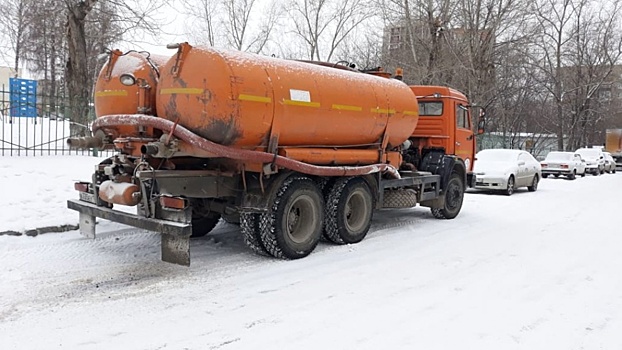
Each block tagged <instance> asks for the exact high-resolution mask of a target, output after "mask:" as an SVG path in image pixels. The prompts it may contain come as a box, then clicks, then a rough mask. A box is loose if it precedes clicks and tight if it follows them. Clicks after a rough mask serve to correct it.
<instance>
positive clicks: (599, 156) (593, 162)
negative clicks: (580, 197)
mask: <svg viewBox="0 0 622 350" xmlns="http://www.w3.org/2000/svg"><path fill="white" fill-rule="evenodd" d="M574 153H577V154H579V155H580V156H581V158H583V159H585V169H586V171H587V172H588V173H590V174H592V175H600V174H602V173H604V172H605V155H604V154H603V150H602V149H600V148H579V149H578V150H576V151H575V152H574Z"/></svg>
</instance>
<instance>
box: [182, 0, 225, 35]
mask: <svg viewBox="0 0 622 350" xmlns="http://www.w3.org/2000/svg"><path fill="white" fill-rule="evenodd" d="M180 1H181V4H182V7H183V13H184V14H185V15H186V16H188V17H189V18H190V19H193V24H192V26H191V28H192V29H193V30H192V31H191V32H190V33H188V34H189V35H190V36H193V39H194V40H195V42H197V43H199V44H207V45H210V46H216V43H217V36H216V34H217V33H218V29H217V27H218V18H219V17H220V16H221V12H222V11H223V9H222V6H221V5H222V2H221V1H219V0H180Z"/></svg>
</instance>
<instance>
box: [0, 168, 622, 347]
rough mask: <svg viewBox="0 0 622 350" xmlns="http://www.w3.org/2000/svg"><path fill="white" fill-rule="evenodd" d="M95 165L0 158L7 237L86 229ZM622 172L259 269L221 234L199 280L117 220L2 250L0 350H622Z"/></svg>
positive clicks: (376, 231)
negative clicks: (87, 187) (72, 206)
mask: <svg viewBox="0 0 622 350" xmlns="http://www.w3.org/2000/svg"><path fill="white" fill-rule="evenodd" d="M97 161H98V160H97V159H96V158H89V157H37V158H25V157H0V186H1V187H0V191H1V193H2V194H3V195H2V197H1V198H0V231H5V230H9V229H11V230H22V229H28V228H33V227H36V226H39V225H46V226H49V225H54V224H65V223H71V224H76V223H77V213H75V212H72V211H70V210H68V209H65V200H66V199H67V198H75V196H76V195H75V193H74V191H73V189H72V183H73V181H72V180H76V179H88V178H89V174H90V172H91V171H92V169H93V165H94V164H96V163H97ZM621 189H622V174H619V173H618V174H606V175H603V176H598V177H594V176H587V177H585V178H579V179H577V180H574V181H569V180H565V179H554V178H549V179H545V180H543V181H542V182H541V185H540V188H539V189H538V191H537V192H535V193H531V192H527V191H526V190H520V191H518V192H517V193H515V194H514V195H512V196H511V197H506V196H502V195H494V194H486V193H476V192H469V193H468V194H467V195H466V198H465V203H464V206H463V210H462V213H461V214H460V215H459V216H458V217H457V218H456V219H454V220H447V221H446V220H436V219H434V218H433V217H432V216H431V214H430V213H429V210H426V209H423V208H416V209H412V210H397V211H396V210H394V211H384V212H378V213H376V215H375V217H374V222H373V225H372V228H371V231H370V233H369V235H368V237H367V238H366V239H365V240H364V241H363V242H361V243H360V244H356V245H347V246H335V245H331V244H327V243H321V244H320V245H319V246H318V248H317V249H316V251H315V252H314V253H313V254H311V255H310V256H309V257H307V258H304V259H301V260H296V261H280V260H275V259H270V258H265V257H260V256H257V255H254V254H252V253H251V252H250V251H249V250H248V249H246V247H245V246H244V243H243V242H242V239H241V237H240V235H239V229H238V227H237V226H234V225H230V224H226V223H223V222H221V223H220V224H219V225H218V226H217V228H216V230H215V232H214V233H213V234H210V235H208V236H206V237H204V238H201V239H197V240H194V241H192V244H191V254H192V266H191V267H189V268H185V267H181V266H176V265H171V264H167V263H164V262H161V261H160V260H159V249H160V247H159V236H158V235H157V234H155V233H150V232H145V231H141V230H136V229H133V228H128V227H126V226H122V225H119V224H114V223H110V222H101V223H100V224H99V225H98V233H99V235H98V238H97V239H95V240H88V239H85V238H82V237H81V236H80V235H79V234H78V233H77V232H76V231H72V232H65V233H50V234H44V235H39V236H37V237H27V236H20V237H13V236H0V281H1V283H0V349H57V348H63V349H268V348H270V349H284V348H293V349H426V350H429V349H477V350H483V349H491V350H492V349H494V350H499V349H503V350H506V349H529V350H533V349H546V350H551V349H560V350H572V349H577V350H578V349H622V332H621V330H622V277H621V276H622V275H621V273H620V271H622V254H621V250H620V249H621V248H620V247H622V235H621V234H620V230H619V227H618V226H617V224H616V222H617V220H618V218H619V217H620V215H621V214H622V201H621V199H622V198H621V194H622V191H621Z"/></svg>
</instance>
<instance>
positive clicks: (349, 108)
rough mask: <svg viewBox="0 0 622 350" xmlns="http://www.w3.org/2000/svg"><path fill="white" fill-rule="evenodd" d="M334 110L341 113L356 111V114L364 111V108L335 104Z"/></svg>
mask: <svg viewBox="0 0 622 350" xmlns="http://www.w3.org/2000/svg"><path fill="white" fill-rule="evenodd" d="M332 107H333V109H336V110H339V111H354V112H360V111H362V110H363V107H359V106H349V105H338V104H333V106H332Z"/></svg>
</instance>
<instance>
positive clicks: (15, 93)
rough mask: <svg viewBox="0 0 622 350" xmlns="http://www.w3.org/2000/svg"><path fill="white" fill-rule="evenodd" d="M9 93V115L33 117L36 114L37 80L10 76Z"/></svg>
mask: <svg viewBox="0 0 622 350" xmlns="http://www.w3.org/2000/svg"><path fill="white" fill-rule="evenodd" d="M9 87H10V89H11V92H10V94H9V101H10V109H11V117H27V118H35V117H36V116H37V81H36V80H30V79H19V78H10V79H9Z"/></svg>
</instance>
